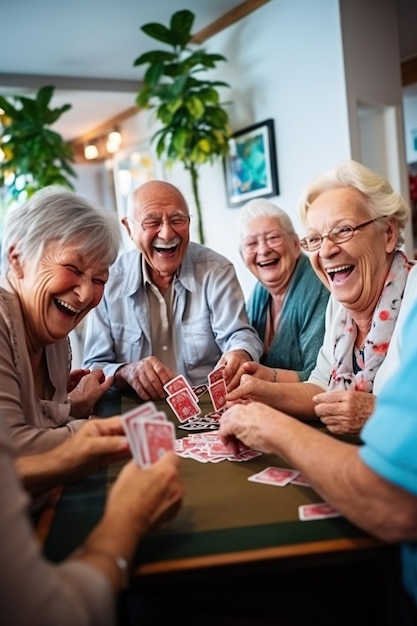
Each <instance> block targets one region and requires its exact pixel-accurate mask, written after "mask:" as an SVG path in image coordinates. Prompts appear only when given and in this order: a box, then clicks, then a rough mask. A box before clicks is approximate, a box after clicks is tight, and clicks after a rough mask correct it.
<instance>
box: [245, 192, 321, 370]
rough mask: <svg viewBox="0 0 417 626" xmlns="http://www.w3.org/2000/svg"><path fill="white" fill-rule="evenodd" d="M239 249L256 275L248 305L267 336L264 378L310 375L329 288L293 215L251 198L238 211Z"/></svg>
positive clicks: (253, 321) (254, 323) (253, 320)
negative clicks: (313, 264)
mask: <svg viewBox="0 0 417 626" xmlns="http://www.w3.org/2000/svg"><path fill="white" fill-rule="evenodd" d="M240 253H241V255H242V258H243V261H244V262H245V265H246V267H247V268H248V269H249V270H250V271H251V272H252V274H253V275H254V276H255V278H256V279H257V281H258V282H257V284H256V285H255V287H254V289H253V291H252V293H251V295H250V298H249V300H248V303H247V311H248V318H249V322H250V323H251V324H252V326H254V328H256V330H257V331H258V334H259V336H260V337H261V339H262V340H263V342H264V354H263V356H262V358H261V363H262V364H263V366H264V367H263V368H259V371H261V370H262V372H263V377H264V378H265V380H275V381H276V380H280V381H281V382H299V381H304V380H306V379H307V378H308V377H309V375H310V373H311V370H312V369H313V367H314V366H315V363H316V359H317V353H318V351H319V349H320V347H321V345H322V343H323V335H324V316H325V310H326V306H327V301H328V299H329V291H328V289H327V288H326V286H324V285H323V284H322V283H321V281H320V280H319V279H318V277H317V276H316V274H315V273H314V271H313V269H312V267H311V263H310V261H309V259H308V257H307V255H305V254H303V251H302V249H301V247H300V240H299V237H298V235H297V233H296V232H295V230H294V226H293V224H292V222H291V219H290V217H289V215H288V214H287V213H286V212H285V211H284V210H283V209H281V208H279V207H277V206H276V205H275V204H273V203H272V202H270V201H269V200H266V199H264V198H259V199H256V200H251V201H250V202H248V203H247V204H246V205H245V206H244V207H243V208H242V210H241V213H240Z"/></svg>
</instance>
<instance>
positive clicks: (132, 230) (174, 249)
mask: <svg viewBox="0 0 417 626" xmlns="http://www.w3.org/2000/svg"><path fill="white" fill-rule="evenodd" d="M184 216H188V210H187V206H186V204H185V201H184V198H183V197H182V195H181V193H180V192H179V191H178V189H176V188H175V187H174V186H173V185H170V184H169V183H165V182H162V181H150V182H149V183H146V184H144V185H142V187H140V188H139V189H138V190H137V191H136V193H135V210H134V214H133V219H132V220H130V219H128V218H124V219H123V220H122V223H123V224H124V226H125V227H126V229H127V231H128V233H129V236H130V237H131V239H132V240H133V242H134V243H135V245H136V246H137V247H138V248H139V250H140V251H141V252H142V254H143V256H144V258H145V261H146V263H147V265H148V269H149V274H150V276H151V278H152V281H153V282H154V283H155V285H157V286H158V287H162V286H166V285H167V283H169V282H171V281H172V279H173V277H174V276H175V274H176V272H177V270H178V268H179V267H180V265H181V263H182V260H183V258H184V254H185V252H186V250H187V247H188V242H189V240H190V224H189V219H187V220H186V221H185V222H184V223H183V224H180V225H177V224H176V223H175V218H176V217H178V218H179V221H181V220H182V218H183V217H184ZM151 218H155V220H156V221H158V220H163V222H162V224H161V225H160V227H159V226H157V227H156V228H153V227H152V226H151V227H148V226H146V224H143V222H144V221H145V220H146V222H148V220H151Z"/></svg>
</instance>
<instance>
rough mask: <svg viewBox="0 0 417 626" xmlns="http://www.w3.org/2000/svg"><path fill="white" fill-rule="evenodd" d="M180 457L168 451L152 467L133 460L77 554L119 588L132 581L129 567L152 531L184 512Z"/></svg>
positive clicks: (117, 482)
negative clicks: (127, 569)
mask: <svg viewBox="0 0 417 626" xmlns="http://www.w3.org/2000/svg"><path fill="white" fill-rule="evenodd" d="M178 468H179V459H178V457H177V456H176V455H175V454H174V453H173V452H169V453H167V454H165V455H164V456H163V457H162V458H161V459H159V460H158V461H156V462H155V463H154V464H153V465H152V466H150V467H149V468H147V469H141V468H139V467H138V466H137V465H136V463H135V462H134V461H131V462H130V463H128V464H127V465H125V467H124V468H123V469H122V471H121V472H120V474H119V476H118V478H117V480H116V482H115V483H114V485H113V487H112V489H111V491H110V493H109V496H108V498H107V502H106V506H105V510H104V515H103V517H102V519H101V521H100V522H99V523H98V524H97V526H96V527H95V528H94V530H93V531H92V532H91V533H90V535H89V536H88V537H87V539H86V541H85V542H84V545H83V546H82V547H81V549H79V550H78V551H77V552H76V553H75V554H74V555H73V558H75V559H79V560H81V561H83V562H86V563H89V564H90V565H91V566H93V567H95V568H96V569H98V570H100V571H101V572H102V573H103V574H104V576H105V577H106V578H107V580H108V582H109V583H110V584H111V585H112V587H113V588H114V589H115V590H118V589H120V587H123V586H125V585H126V584H127V580H126V573H125V572H124V568H122V569H121V568H120V565H119V563H123V562H124V563H126V564H129V563H131V561H132V559H133V557H134V554H135V552H136V549H137V546H138V544H139V543H140V541H141V540H142V539H143V537H144V536H145V535H146V534H147V533H148V531H149V530H150V529H151V528H153V527H154V526H156V525H157V524H160V523H161V522H163V521H166V520H167V519H170V518H171V517H173V516H174V515H175V514H176V513H177V512H178V510H179V508H180V506H181V503H182V498H183V495H184V487H183V484H182V482H181V480H180V477H179V471H178Z"/></svg>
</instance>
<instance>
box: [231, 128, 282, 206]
mask: <svg viewBox="0 0 417 626" xmlns="http://www.w3.org/2000/svg"><path fill="white" fill-rule="evenodd" d="M224 175H225V184H226V193H227V200H228V204H229V206H230V207H237V206H241V205H242V204H244V203H245V202H247V201H248V200H252V199H253V198H267V197H269V196H277V195H278V194H279V184H278V172H277V157H276V147H275V129H274V120H272V119H268V120H265V121H263V122H259V123H258V124H254V125H253V126H248V127H247V128H243V129H242V130H239V131H237V132H235V133H234V134H233V135H232V137H231V138H230V139H229V154H228V156H227V157H226V158H225V159H224Z"/></svg>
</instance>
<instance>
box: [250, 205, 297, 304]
mask: <svg viewBox="0 0 417 626" xmlns="http://www.w3.org/2000/svg"><path fill="white" fill-rule="evenodd" d="M241 253H242V257H243V260H244V262H245V264H246V266H247V267H248V269H249V270H250V271H251V272H252V274H253V275H254V276H255V277H256V278H257V279H258V280H259V282H260V283H262V285H263V286H264V287H265V289H267V290H268V291H269V292H270V293H273V294H279V293H281V292H282V291H283V290H284V289H285V288H286V287H287V285H288V282H289V280H290V279H291V276H292V273H293V271H294V267H295V264H296V262H297V259H298V258H299V256H300V254H301V250H300V244H299V241H298V237H297V235H296V234H294V233H286V232H285V230H284V229H283V228H282V226H281V222H280V220H279V219H278V218H277V217H275V216H271V215H268V216H266V215H265V216H261V217H255V218H253V219H251V220H250V221H249V222H248V223H247V224H245V225H244V226H243V227H242V246H241Z"/></svg>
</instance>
